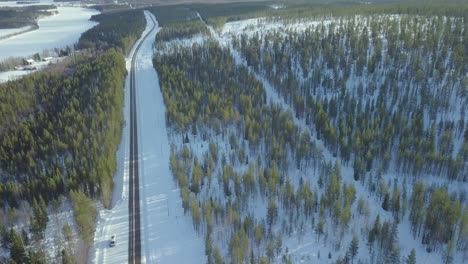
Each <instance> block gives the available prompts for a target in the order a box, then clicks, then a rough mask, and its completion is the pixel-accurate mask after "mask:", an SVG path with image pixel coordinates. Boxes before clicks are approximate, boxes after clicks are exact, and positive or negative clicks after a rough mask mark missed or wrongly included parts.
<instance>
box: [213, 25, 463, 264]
mask: <svg viewBox="0 0 468 264" xmlns="http://www.w3.org/2000/svg"><path fill="white" fill-rule="evenodd" d="M319 23H320V24H321V23H324V25H327V24H330V23H333V21H330V20H322V21H321V22H317V21H300V22H298V23H292V24H283V23H281V22H272V23H268V22H267V21H264V20H263V19H261V18H256V19H248V20H243V21H236V22H230V23H227V24H225V26H224V27H223V29H222V30H221V33H220V34H217V32H216V31H215V30H214V29H213V28H212V27H209V29H210V31H211V33H212V36H213V37H214V38H215V39H216V40H217V41H218V42H219V43H220V44H221V45H222V46H224V47H228V48H230V51H231V55H232V56H233V58H234V60H235V62H236V64H237V65H244V66H246V64H247V63H246V61H245V59H244V58H243V57H242V56H241V54H240V53H239V52H238V51H237V50H235V49H233V47H232V44H231V39H230V38H231V37H230V36H232V35H235V36H239V35H240V34H243V33H246V34H247V36H248V37H251V36H253V35H254V34H257V33H258V34H259V35H260V38H261V35H262V34H264V33H265V32H267V31H268V30H280V31H283V32H285V31H286V30H295V31H298V32H300V31H303V30H305V29H306V28H307V27H309V26H312V27H313V26H317V25H319ZM249 70H250V72H251V73H253V74H254V75H255V77H256V78H257V79H258V80H259V81H260V82H262V84H263V86H264V88H265V91H266V95H267V100H268V101H269V102H272V103H275V104H280V105H281V106H282V108H283V109H285V110H289V111H292V112H294V110H293V109H294V108H293V107H291V106H290V105H289V104H288V103H287V100H285V98H283V97H282V96H281V95H280V94H278V92H277V90H276V89H274V87H273V86H272V85H271V84H270V82H269V81H268V80H267V79H266V78H265V77H264V76H263V75H262V74H259V73H256V72H254V70H253V69H252V68H250V69H249ZM293 121H294V123H295V124H296V125H297V126H298V127H299V128H300V129H301V130H303V131H304V130H306V129H307V130H308V127H307V126H306V125H305V122H304V120H302V119H298V118H296V115H295V114H293ZM312 135H313V133H312ZM313 141H314V142H315V143H316V144H317V145H318V146H320V147H322V149H323V150H324V153H323V154H324V161H326V162H334V160H335V158H333V157H332V155H331V153H330V152H329V151H328V150H327V149H326V148H324V147H323V142H321V141H320V140H317V138H316V137H315V136H313ZM305 170H306V171H308V170H309V169H305ZM341 171H342V180H343V182H344V183H347V184H353V185H354V186H355V188H356V197H357V198H359V197H367V198H368V199H367V202H368V203H369V209H370V216H369V217H366V218H365V223H366V224H364V225H362V224H363V223H362V222H361V221H362V220H363V217H360V216H358V215H357V213H354V212H355V211H356V209H355V208H356V204H357V203H354V205H353V206H352V212H353V220H351V221H350V224H349V225H350V230H351V232H347V233H346V234H345V236H344V238H343V239H342V240H341V241H340V239H339V238H338V235H337V234H336V230H331V229H330V225H329V224H326V226H328V231H327V233H328V234H329V236H330V237H329V238H328V241H327V239H325V242H324V241H323V239H321V240H320V241H318V240H317V236H315V235H314V233H315V232H314V230H313V228H312V227H311V225H310V223H309V224H306V225H305V226H304V228H299V227H297V226H295V227H294V230H296V231H295V233H293V235H291V236H284V237H283V239H284V240H283V245H284V247H286V248H288V252H289V254H290V255H291V257H292V260H293V262H294V263H302V262H304V263H328V262H330V260H329V259H328V256H327V255H328V252H332V254H333V257H332V260H335V259H336V258H337V257H338V256H339V255H341V256H343V254H344V252H345V251H346V249H347V246H348V245H349V242H350V241H351V235H352V234H353V233H356V234H357V235H359V234H361V235H362V232H363V231H364V230H365V229H366V228H369V226H370V225H371V224H372V223H373V221H374V219H375V217H376V215H377V214H380V217H381V220H386V221H391V220H392V215H391V214H390V213H388V212H385V211H383V210H382V208H381V201H380V200H379V198H377V197H376V195H375V194H372V195H371V196H370V197H369V196H368V194H369V193H370V192H369V190H368V189H367V186H364V185H362V184H361V183H360V182H355V181H354V180H353V176H352V175H353V169H352V167H351V166H349V165H345V164H341ZM395 171H396V169H394V168H391V169H390V171H389V172H388V173H387V174H386V175H383V180H384V181H385V182H387V181H390V180H391V181H392V182H393V179H395V178H398V177H396V175H397V173H395ZM299 173H300V172H294V171H291V172H290V173H289V175H290V176H292V178H293V179H294V178H297V177H298V176H301V175H299ZM314 174H315V173H314V172H313V170H310V173H305V175H309V176H306V179H308V180H311V181H312V182H314V181H316V177H317V175H315V176H314ZM310 175H312V176H310ZM425 177H426V176H425ZM400 181H401V178H400ZM439 181H440V180H439ZM426 182H427V183H429V184H431V183H432V184H433V183H437V182H438V181H437V180H436V179H434V177H426ZM400 184H401V182H400ZM404 184H405V185H406V186H407V188H408V187H411V184H409V185H408V183H404ZM455 184H456V183H455ZM453 185H454V184H450V187H451V189H461V190H463V189H464V188H466V185H465V184H461V186H457V187H459V188H456V187H455V186H453ZM400 186H401V185H400ZM408 190H409V191H410V190H411V188H409V189H408ZM407 217H408V215H406V216H405V218H404V219H402V221H401V223H400V225H399V237H400V239H399V247H400V250H401V251H400V253H401V256H407V255H408V254H409V253H410V251H411V249H413V248H414V249H415V250H416V253H417V256H418V260H419V262H418V263H440V262H441V253H440V251H438V252H433V253H427V252H426V250H425V247H424V246H423V245H422V244H421V242H420V237H418V238H416V239H414V238H413V236H412V235H411V234H410V232H409V231H410V227H409V221H408V219H407ZM316 220H317V219H316ZM369 221H370V223H369ZM297 229H299V230H297ZM360 240H361V243H360V249H359V254H358V258H360V259H368V254H369V253H368V250H367V248H366V246H365V242H366V237H363V238H362V237H361V239H360ZM337 242H341V249H340V250H338V252H337V251H336V250H335V249H334V243H337ZM319 252H320V255H321V256H320V257H319V256H318V253H319ZM318 258H320V259H321V260H319V259H318ZM458 261H461V257H460V255H459V254H457V255H456V257H455V262H458Z"/></svg>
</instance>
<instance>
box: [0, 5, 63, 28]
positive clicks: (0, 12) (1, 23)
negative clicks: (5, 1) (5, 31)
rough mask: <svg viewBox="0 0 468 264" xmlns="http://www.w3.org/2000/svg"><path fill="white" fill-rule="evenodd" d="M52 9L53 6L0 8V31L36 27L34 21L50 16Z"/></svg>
mask: <svg viewBox="0 0 468 264" xmlns="http://www.w3.org/2000/svg"><path fill="white" fill-rule="evenodd" d="M54 9H55V6H53V5H33V6H24V7H3V8H0V29H2V28H19V27H24V26H28V25H36V24H37V23H36V19H38V18H39V17H42V16H50V15H52V12H53V11H54Z"/></svg>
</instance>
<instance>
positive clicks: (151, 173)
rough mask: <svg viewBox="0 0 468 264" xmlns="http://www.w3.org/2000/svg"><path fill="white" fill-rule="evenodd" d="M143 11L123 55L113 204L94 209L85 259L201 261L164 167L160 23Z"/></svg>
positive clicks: (200, 243)
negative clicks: (139, 30)
mask: <svg viewBox="0 0 468 264" xmlns="http://www.w3.org/2000/svg"><path fill="white" fill-rule="evenodd" d="M145 17H146V21H147V25H146V29H145V31H144V32H143V34H142V37H141V38H140V40H139V41H138V42H137V43H136V45H135V46H134V48H133V50H132V52H131V53H130V55H129V57H128V59H127V70H128V71H129V72H130V75H129V76H128V78H127V83H126V91H125V109H124V115H125V120H126V122H127V124H128V125H127V126H125V127H124V130H123V134H122V141H121V145H120V148H119V151H118V153H117V164H118V165H117V173H116V176H115V177H114V193H113V201H112V206H113V207H112V209H110V210H107V209H102V210H101V211H100V212H99V217H98V221H97V226H96V233H95V238H94V250H93V251H92V252H91V256H90V260H89V262H90V263H127V262H128V263H169V264H171V263H195V264H197V263H206V257H205V254H204V252H205V251H204V250H205V248H204V240H203V238H202V237H201V236H198V235H197V233H196V232H195V230H194V228H193V224H192V221H191V218H190V215H185V214H184V210H183V208H182V201H181V197H180V191H179V189H178V188H177V186H176V184H175V182H174V180H173V177H172V174H171V171H170V168H169V155H170V146H169V140H168V135H167V130H166V125H165V124H166V122H165V113H166V108H165V105H164V102H163V97H162V94H161V91H160V88H159V79H158V75H157V73H156V71H155V69H154V67H153V61H152V59H153V44H154V40H155V37H156V34H157V33H158V32H159V29H160V28H159V27H158V24H157V21H156V19H155V18H154V16H153V15H152V14H151V13H149V12H146V11H145ZM127 199H128V201H127ZM127 221H128V222H127ZM112 236H115V238H116V239H115V246H114V247H110V244H109V243H110V239H111V237H112Z"/></svg>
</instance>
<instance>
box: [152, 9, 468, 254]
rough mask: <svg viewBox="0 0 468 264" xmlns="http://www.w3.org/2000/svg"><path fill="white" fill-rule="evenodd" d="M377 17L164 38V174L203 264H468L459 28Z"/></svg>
mask: <svg viewBox="0 0 468 264" xmlns="http://www.w3.org/2000/svg"><path fill="white" fill-rule="evenodd" d="M389 10H390V9H389ZM389 10H387V11H385V10H384V11H383V12H381V10H380V11H379V12H377V13H376V14H368V13H367V12H361V13H360V12H355V13H353V12H354V11H356V10H350V11H348V12H344V13H343V12H339V13H338V12H337V13H333V12H331V11H330V14H327V13H323V14H320V15H317V14H315V13H314V15H313V16H312V15H309V16H307V15H304V16H297V15H291V13H287V12H284V13H278V14H276V15H275V16H262V17H259V18H251V19H246V20H240V21H235V22H228V23H225V24H222V25H221V26H220V25H219V24H218V23H212V22H213V21H215V22H216V21H220V20H219V19H218V20H216V19H213V20H212V19H210V18H207V17H203V15H201V16H200V15H199V17H197V18H199V19H200V21H202V22H203V21H208V23H209V24H208V25H206V26H207V27H208V29H209V32H207V31H206V29H203V28H200V24H199V23H200V22H199V21H197V22H195V21H193V22H184V23H186V25H188V27H186V28H185V30H184V31H182V30H177V28H183V27H182V26H180V24H177V25H176V26H174V27H171V25H170V24H169V25H167V26H166V29H165V28H164V27H163V29H162V30H161V32H160V34H161V33H163V34H164V37H159V38H158V36H157V37H156V39H157V43H156V44H155V47H156V56H155V59H154V64H155V69H156V70H157V71H158V74H159V77H160V84H161V89H162V92H163V96H164V100H165V104H166V107H167V114H166V121H167V124H168V126H169V137H170V140H171V141H172V155H171V161H170V163H171V168H172V172H173V175H174V179H175V180H176V181H177V183H178V185H179V187H180V190H181V196H182V204H183V206H184V209H185V210H186V212H187V213H190V214H191V216H192V219H193V224H194V228H195V229H196V230H197V232H198V233H199V234H200V235H204V237H205V241H206V243H205V247H206V254H207V256H208V262H209V263H244V262H248V261H249V263H300V262H305V263H330V262H333V263H354V262H356V263H463V262H465V261H467V259H468V254H467V253H468V203H467V201H466V195H467V187H468V185H467V180H468V178H467V177H468V132H467V131H468V130H467V129H466V122H467V121H468V118H467V116H466V111H467V109H466V105H468V104H467V95H468V94H467V92H468V63H467V58H468V57H467V55H468V40H467V34H468V31H467V30H465V29H466V28H467V17H466V14H465V16H463V15H460V14H463V12H458V11H454V12H452V13H451V12H450V10H440V12H439V13H438V12H437V10H431V11H432V12H431V14H428V12H423V11H421V12H420V11H418V10H414V9H408V12H406V13H401V12H400V13H398V14H397V13H395V12H391V11H389ZM426 11H427V10H426ZM418 12H419V13H418ZM294 14H295V13H294ZM156 15H157V14H156ZM197 18H194V19H197ZM221 20H222V19H221ZM224 21H228V19H224ZM213 26H214V28H213ZM188 28H191V30H188Z"/></svg>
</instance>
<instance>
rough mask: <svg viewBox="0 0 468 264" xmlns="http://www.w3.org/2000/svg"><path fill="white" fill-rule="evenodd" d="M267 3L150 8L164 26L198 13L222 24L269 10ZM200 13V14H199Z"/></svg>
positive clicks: (214, 22) (191, 17)
mask: <svg viewBox="0 0 468 264" xmlns="http://www.w3.org/2000/svg"><path fill="white" fill-rule="evenodd" d="M268 9H270V7H269V6H268V4H267V3H257V2H252V3H251V2H242V3H216V4H178V5H170V6H157V7H150V8H149V9H148V10H150V11H151V12H152V13H153V14H154V15H155V16H156V17H157V19H158V22H159V23H160V25H161V26H162V27H163V29H164V27H166V26H168V25H170V24H172V23H179V22H182V23H183V22H187V21H191V20H196V19H199V18H198V14H199V15H200V16H201V17H202V18H203V20H204V21H206V22H208V23H210V24H212V25H222V24H224V23H225V22H226V21H233V20H239V19H242V18H248V17H253V14H254V13H255V12H258V11H261V10H268ZM197 13H198V14H197Z"/></svg>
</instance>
